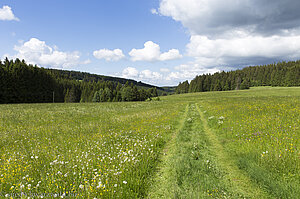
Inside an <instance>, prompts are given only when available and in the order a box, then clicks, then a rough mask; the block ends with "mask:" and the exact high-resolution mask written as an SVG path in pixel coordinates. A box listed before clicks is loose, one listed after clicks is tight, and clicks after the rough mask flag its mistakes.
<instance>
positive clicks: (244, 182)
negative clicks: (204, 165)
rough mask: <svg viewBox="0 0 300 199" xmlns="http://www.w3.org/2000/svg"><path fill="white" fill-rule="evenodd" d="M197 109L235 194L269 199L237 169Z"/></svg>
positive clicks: (198, 109)
mask: <svg viewBox="0 0 300 199" xmlns="http://www.w3.org/2000/svg"><path fill="white" fill-rule="evenodd" d="M196 107H197V111H198V112H199V115H200V118H201V121H202V124H203V127H204V131H205V133H206V136H207V137H208V139H209V142H210V143H211V144H212V149H213V151H214V152H215V155H216V158H217V160H218V164H219V166H220V167H221V168H222V170H223V172H224V175H223V178H224V180H225V181H227V182H228V183H229V184H230V186H232V188H233V189H234V192H237V193H239V194H241V195H242V196H244V197H246V198H268V197H267V195H266V194H265V193H264V192H262V190H261V189H260V188H259V187H258V186H257V185H256V184H255V183H253V182H252V181H251V180H250V178H249V177H248V176H247V175H245V174H244V173H243V172H242V171H241V170H240V169H239V168H238V167H237V165H236V164H235V162H234V161H233V160H232V158H231V157H230V156H229V155H228V154H227V153H226V152H225V151H224V149H223V147H222V145H221V144H220V142H219V140H218V138H217V136H216V134H215V133H214V132H213V131H212V130H211V129H210V128H209V126H208V123H207V120H206V119H205V117H204V114H203V112H202V111H201V109H200V108H199V106H198V105H197V104H196Z"/></svg>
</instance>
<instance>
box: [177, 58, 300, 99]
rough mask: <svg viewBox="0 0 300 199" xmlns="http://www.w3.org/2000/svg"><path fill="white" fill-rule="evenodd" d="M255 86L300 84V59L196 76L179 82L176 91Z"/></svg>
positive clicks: (201, 90) (224, 89)
mask: <svg viewBox="0 0 300 199" xmlns="http://www.w3.org/2000/svg"><path fill="white" fill-rule="evenodd" d="M254 86H281V87H291V86H300V61H290V62H279V63H276V64H275V63H274V64H269V65H262V66H249V67H245V68H243V69H241V70H235V71H229V72H225V71H222V72H217V73H214V74H204V75H199V76H196V77H195V78H194V79H193V80H192V81H191V82H190V83H189V82H188V81H184V82H182V83H179V85H178V86H177V88H176V93H177V94H179V93H193V92H206V91H228V90H242V89H248V88H249V87H254Z"/></svg>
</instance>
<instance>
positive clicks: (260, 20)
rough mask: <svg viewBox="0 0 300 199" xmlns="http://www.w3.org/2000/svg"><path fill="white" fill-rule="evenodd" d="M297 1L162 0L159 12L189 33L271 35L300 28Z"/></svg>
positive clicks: (298, 4) (298, 3) (299, 4)
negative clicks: (179, 24) (234, 31)
mask: <svg viewBox="0 0 300 199" xmlns="http://www.w3.org/2000/svg"><path fill="white" fill-rule="evenodd" d="M299 6H300V2H299V0H286V1H282V0H272V1H267V0H264V1H262V0H247V1H238V0H226V1H224V0H162V1H161V3H160V7H159V9H158V10H159V13H160V14H161V15H164V16H169V17H172V18H173V19H174V20H176V21H179V22H181V23H182V24H183V25H184V26H185V27H187V28H188V29H189V30H190V32H191V33H192V34H199V35H211V36H212V35H222V34H224V32H227V31H232V30H240V29H242V30H245V29H247V30H249V31H251V32H253V33H259V34H274V31H275V32H278V31H280V30H283V29H294V28H295V27H299V26H300V15H299V10H298V8H299Z"/></svg>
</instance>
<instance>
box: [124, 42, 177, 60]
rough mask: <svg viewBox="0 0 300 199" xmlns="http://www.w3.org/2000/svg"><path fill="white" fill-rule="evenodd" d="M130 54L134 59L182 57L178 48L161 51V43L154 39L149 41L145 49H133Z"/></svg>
mask: <svg viewBox="0 0 300 199" xmlns="http://www.w3.org/2000/svg"><path fill="white" fill-rule="evenodd" d="M129 55H130V56H131V59H132V61H167V60H173V59H179V58H181V57H182V55H181V54H180V53H179V50H177V49H171V50H169V51H168V52H165V53H161V52H160V47H159V45H158V44H156V43H154V42H152V41H147V42H146V43H145V44H144V48H143V49H135V48H134V49H132V50H131V51H130V52H129Z"/></svg>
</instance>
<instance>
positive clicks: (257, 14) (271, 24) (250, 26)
mask: <svg viewBox="0 0 300 199" xmlns="http://www.w3.org/2000/svg"><path fill="white" fill-rule="evenodd" d="M299 6H300V1H299V0H287V1H284V2H283V1H281V0H273V1H261V0H247V1H237V0H227V1H223V0H161V1H160V6H159V8H158V9H157V10H158V12H159V14H160V15H163V16H168V17H171V18H172V19H174V20H175V21H178V22H181V23H182V25H183V26H184V27H186V28H187V29H188V30H189V33H190V35H191V37H190V42H189V43H188V44H187V46H186V52H187V55H188V56H190V57H192V58H194V61H192V62H189V63H187V64H184V65H181V66H180V67H179V66H177V67H176V71H173V72H172V73H170V76H169V77H170V78H180V77H182V78H184V77H186V78H187V79H190V78H192V77H193V76H195V75H198V74H202V73H207V72H212V71H216V70H218V69H222V70H226V69H228V68H230V69H234V68H233V66H237V67H241V66H247V65H257V64H267V63H273V62H275V61H281V60H286V61H288V60H296V59H299V58H300V15H299V11H298V8H299ZM229 66H230V67H229Z"/></svg>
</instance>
